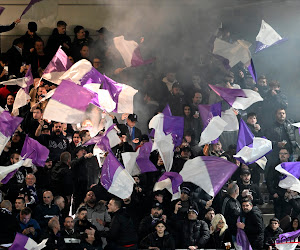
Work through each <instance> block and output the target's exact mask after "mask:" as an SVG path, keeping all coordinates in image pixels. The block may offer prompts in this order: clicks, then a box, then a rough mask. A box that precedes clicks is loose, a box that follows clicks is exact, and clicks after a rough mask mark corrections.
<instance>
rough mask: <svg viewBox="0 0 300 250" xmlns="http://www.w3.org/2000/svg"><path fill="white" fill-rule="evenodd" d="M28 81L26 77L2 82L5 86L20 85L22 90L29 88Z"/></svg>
mask: <svg viewBox="0 0 300 250" xmlns="http://www.w3.org/2000/svg"><path fill="white" fill-rule="evenodd" d="M26 80H27V79H26V77H22V78H17V79H11V80H8V81H4V82H1V84H3V85H18V86H20V87H21V88H26V87H27V84H26V82H27V81H26Z"/></svg>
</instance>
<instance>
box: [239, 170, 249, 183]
mask: <svg viewBox="0 0 300 250" xmlns="http://www.w3.org/2000/svg"><path fill="white" fill-rule="evenodd" d="M240 178H241V180H242V182H243V184H244V185H249V184H250V181H251V172H250V171H249V170H247V169H245V170H242V171H241V175H240Z"/></svg>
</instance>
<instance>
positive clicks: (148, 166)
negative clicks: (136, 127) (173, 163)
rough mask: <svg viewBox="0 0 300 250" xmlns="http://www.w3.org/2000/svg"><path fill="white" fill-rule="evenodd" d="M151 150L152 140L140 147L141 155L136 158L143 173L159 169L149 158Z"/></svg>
mask: <svg viewBox="0 0 300 250" xmlns="http://www.w3.org/2000/svg"><path fill="white" fill-rule="evenodd" d="M151 150H152V142H146V143H145V144H144V145H143V146H141V147H140V150H139V155H138V157H137V158H136V164H137V165H138V166H139V168H140V170H141V173H146V172H155V171H157V168H156V167H155V165H154V164H153V163H152V162H151V161H150V160H149V157H150V153H151Z"/></svg>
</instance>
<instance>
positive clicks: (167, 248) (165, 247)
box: [140, 231, 175, 250]
mask: <svg viewBox="0 0 300 250" xmlns="http://www.w3.org/2000/svg"><path fill="white" fill-rule="evenodd" d="M149 247H158V248H159V249H162V250H171V249H175V241H174V239H173V237H172V235H171V234H169V233H168V232H166V231H165V234H164V236H163V237H161V238H160V237H159V236H158V235H157V233H156V232H153V233H150V234H148V235H147V236H146V237H145V238H144V239H143V240H142V241H141V243H140V248H142V249H148V248H149Z"/></svg>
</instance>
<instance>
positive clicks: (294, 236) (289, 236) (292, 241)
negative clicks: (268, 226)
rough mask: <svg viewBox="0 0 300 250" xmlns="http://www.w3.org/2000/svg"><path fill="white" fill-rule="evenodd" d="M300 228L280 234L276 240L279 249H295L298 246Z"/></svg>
mask: <svg viewBox="0 0 300 250" xmlns="http://www.w3.org/2000/svg"><path fill="white" fill-rule="evenodd" d="M299 235H300V229H299V230H297V231H292V232H287V233H283V234H280V235H279V237H278V238H277V239H276V241H275V246H276V249H278V250H294V249H296V247H297V246H298V242H299Z"/></svg>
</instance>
